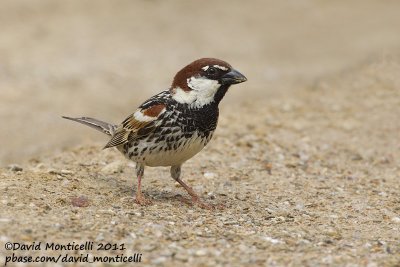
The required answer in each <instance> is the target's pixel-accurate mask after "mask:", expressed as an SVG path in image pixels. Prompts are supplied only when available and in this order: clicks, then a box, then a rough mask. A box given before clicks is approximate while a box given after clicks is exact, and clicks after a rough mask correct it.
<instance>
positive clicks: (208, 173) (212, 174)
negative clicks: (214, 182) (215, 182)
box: [203, 172, 217, 179]
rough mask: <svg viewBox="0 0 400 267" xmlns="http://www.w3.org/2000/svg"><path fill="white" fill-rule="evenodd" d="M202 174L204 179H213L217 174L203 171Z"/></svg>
mask: <svg viewBox="0 0 400 267" xmlns="http://www.w3.org/2000/svg"><path fill="white" fill-rule="evenodd" d="M203 176H204V178H206V179H214V178H215V177H217V175H216V174H215V173H213V172H205V173H204V174H203Z"/></svg>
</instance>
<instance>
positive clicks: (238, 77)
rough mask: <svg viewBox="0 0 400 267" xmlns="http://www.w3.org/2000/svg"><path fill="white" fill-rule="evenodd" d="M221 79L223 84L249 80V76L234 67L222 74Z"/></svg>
mask: <svg viewBox="0 0 400 267" xmlns="http://www.w3.org/2000/svg"><path fill="white" fill-rule="evenodd" d="M221 81H222V84H236V83H242V82H245V81H247V78H246V77H245V76H244V75H243V74H241V73H240V72H238V71H237V70H234V69H232V70H231V71H230V72H228V73H227V74H225V75H224V76H222V78H221Z"/></svg>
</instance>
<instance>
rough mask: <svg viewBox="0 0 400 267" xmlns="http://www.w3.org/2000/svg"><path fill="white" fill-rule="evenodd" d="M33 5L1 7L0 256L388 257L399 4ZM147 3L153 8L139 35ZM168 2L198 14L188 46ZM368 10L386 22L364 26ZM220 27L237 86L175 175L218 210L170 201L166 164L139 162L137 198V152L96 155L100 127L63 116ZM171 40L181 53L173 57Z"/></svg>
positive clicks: (131, 102) (92, 104) (104, 103)
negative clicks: (204, 8)
mask: <svg viewBox="0 0 400 267" xmlns="http://www.w3.org/2000/svg"><path fill="white" fill-rule="evenodd" d="M28 2H29V1H5V3H4V5H5V6H6V7H7V8H8V12H5V11H4V9H3V10H0V13H1V14H2V16H0V18H1V19H2V20H3V21H5V22H8V23H3V24H2V25H4V31H3V35H2V36H1V37H0V41H1V42H0V55H1V56H2V57H3V58H4V62H5V63H4V64H3V66H0V75H1V78H2V79H1V81H0V88H2V90H1V91H0V96H1V98H0V102H1V104H2V105H1V106H0V111H1V113H0V115H1V117H0V118H1V119H2V121H9V122H10V123H9V127H7V128H5V127H3V128H2V129H1V131H0V137H1V139H2V140H6V142H7V143H6V144H5V145H3V146H2V151H1V154H0V156H1V160H2V164H1V165H2V166H4V167H2V168H0V196H1V197H0V199H1V201H0V211H1V213H0V264H3V262H4V261H5V257H6V256H10V255H11V254H12V251H7V250H5V249H4V246H5V244H6V242H19V243H24V244H32V242H36V243H35V244H37V243H38V242H42V248H44V245H43V244H44V243H45V242H48V243H51V242H55V243H59V244H67V243H69V242H75V243H84V242H85V241H93V242H95V244H96V246H95V248H97V245H98V244H100V243H112V244H118V245H121V244H124V247H125V249H124V250H111V251H98V250H91V251H88V253H90V254H91V257H92V256H115V255H119V254H124V255H125V256H129V255H134V253H141V254H142V256H141V261H142V263H141V264H137V265H138V266H140V265H142V266H155V265H159V266H257V265H258V266H368V267H374V266H400V234H399V232H400V200H399V199H400V198H399V193H400V183H399V179H400V167H399V166H400V160H399V159H400V138H399V133H400V120H399V117H400V76H399V73H400V58H399V56H398V55H399V54H400V49H399V48H400V39H399V38H400V37H399V35H398V34H397V35H396V34H394V33H395V31H396V30H398V27H397V28H396V27H395V25H399V24H396V23H395V22H399V17H398V14H397V11H396V7H397V10H398V4H397V5H396V3H395V1H392V2H390V1H388V2H372V1H371V2H368V1H363V2H357V1H350V2H349V4H348V5H342V4H340V3H336V4H333V2H332V3H331V4H330V2H329V3H328V2H326V3H322V2H321V3H319V4H317V3H313V2H312V1H301V3H300V1H298V2H296V3H298V4H294V3H292V4H291V5H289V4H287V5H286V4H274V2H273V1H269V2H268V1H266V2H265V4H263V3H264V2H256V3H257V5H258V6H257V5H254V6H251V7H249V6H246V5H243V4H241V2H240V3H237V2H234V3H235V4H232V6H231V9H230V11H231V14H228V15H226V14H222V13H221V14H220V13H218V12H217V11H213V12H209V13H206V12H204V13H201V12H200V11H199V10H198V9H197V8H196V5H195V4H193V3H187V4H184V3H186V2H183V1H181V2H176V3H178V4H180V5H178V4H176V3H175V4H170V5H168V4H162V3H164V2H158V1H138V2H135V4H134V5H133V4H131V3H132V2H128V1H121V2H118V3H119V5H111V4H109V2H107V1H99V2H98V5H96V6H92V5H90V1H68V2H65V3H69V4H63V5H61V4H59V5H57V4H52V2H51V1H37V2H36V5H35V6H32V5H29V4H28ZM228 3H232V1H229V2H228V1H225V2H223V1H222V2H218V3H216V5H215V7H216V8H217V9H218V8H222V7H224V5H226V4H228ZM299 3H300V4H299ZM360 3H362V7H363V8H358V7H359V4H360ZM132 5H133V6H134V7H135V8H136V9H130V8H131V7H132ZM261 5H262V7H263V9H262V8H260V6H261ZM26 6H30V8H26ZM267 7H270V9H269V8H267ZM311 7H312V9H311ZM143 9H146V10H147V12H148V13H145V14H151V15H153V17H152V20H151V21H148V20H146V21H148V23H149V25H147V28H146V27H145V28H144V29H142V28H141V27H140V25H141V22H142V21H143V19H144V15H143V14H142V15H140V10H143ZM149 10H151V11H149ZM176 10H177V11H180V14H182V17H183V18H184V19H185V21H189V18H190V17H191V15H192V14H193V13H194V14H195V15H199V14H200V13H201V14H204V17H205V18H206V19H204V20H198V21H197V20H196V21H195V22H194V23H195V25H196V26H201V27H199V29H200V30H199V35H192V36H191V37H192V38H193V40H192V39H190V41H188V43H187V42H182V43H180V42H179V41H182V40H183V39H182V38H183V37H182V36H181V35H182V32H190V33H193V31H192V29H190V27H189V26H188V24H187V23H184V25H183V24H178V22H179V19H178V18H177V17H171V16H170V15H169V14H171V12H172V11H176ZM287 10H291V11H293V12H295V14H296V17H292V16H291V15H290V14H288V13H287V12H286V11H287ZM349 10H350V11H349ZM117 11H118V12H117ZM166 11H168V12H169V13H168V12H166ZM183 11H185V12H183ZM189 11H191V12H193V13H190V12H189ZM311 11H313V12H311ZM381 11H382V14H384V15H382V14H381V13H380V12H381ZM116 12H117V13H118V16H116V15H115V14H116ZM216 14H218V15H219V16H220V17H219V18H220V20H219V22H218V23H217V24H216V25H214V24H213V22H215V21H216V20H215V19H214V20H213V19H212V18H213V16H215V15H216ZM274 14H275V15H274ZM276 14H280V15H276ZM338 14H339V15H338ZM374 14H380V15H381V16H380V19H379V20H378V19H377V20H363V19H365V18H372V17H374V16H373V15H374ZM230 15H235V16H236V17H235V18H236V20H234V19H232V18H231V17H230ZM327 17H328V18H339V19H337V20H329V19H324V18H327ZM141 19H142V20H141ZM298 19H300V21H303V22H304V23H303V24H304V25H303V26H299V23H298ZM131 20H132V21H133V22H132V24H130V23H129V22H131ZM327 21H328V22H327ZM259 22H262V23H263V24H262V27H261V26H260V27H256V26H257V25H259V24H258V23H259ZM363 22H368V23H363ZM174 23H176V24H174ZM224 23H227V25H234V26H236V27H235V29H236V32H235V33H237V32H240V33H242V34H243V36H244V39H243V40H245V41H243V43H241V44H238V43H235V42H234V39H233V37H232V36H231V35H229V34H225V35H224V38H223V39H222V40H221V41H216V42H217V45H216V46H215V47H211V48H210V47H209V46H207V47H209V48H207V49H206V52H207V53H208V54H211V55H220V57H221V58H224V59H227V60H228V61H230V62H231V63H232V64H233V65H234V66H235V67H236V68H237V69H239V70H240V71H242V72H243V73H244V74H245V75H246V76H248V78H249V81H248V82H247V83H244V84H241V85H238V86H236V87H235V88H232V89H231V91H230V92H229V93H228V94H227V96H226V97H225V99H224V101H223V103H222V106H221V117H220V121H219V126H218V129H217V132H216V134H215V136H214V138H213V140H212V141H211V143H210V144H209V145H208V146H207V147H206V148H205V149H204V150H203V151H202V152H201V153H200V154H199V155H197V156H196V157H194V158H193V159H191V160H189V161H188V162H187V163H186V164H185V165H184V166H183V175H182V177H183V180H184V181H186V182H187V183H188V184H189V185H191V186H192V187H193V188H194V189H195V190H196V191H197V192H199V193H200V195H201V196H202V198H203V199H204V200H205V201H207V202H209V203H214V204H223V205H224V206H225V208H224V209H223V210H217V211H208V210H202V209H200V208H198V207H196V206H191V205H190V204H187V203H184V202H182V201H181V199H182V197H184V198H188V196H187V195H186V193H185V192H184V190H183V189H182V188H180V187H179V186H178V185H177V184H176V183H175V182H174V181H173V180H172V178H170V175H169V170H168V169H167V168H147V169H146V170H145V178H144V181H143V191H144V194H145V195H146V196H147V197H149V198H151V199H152V201H153V205H151V206H146V207H141V206H138V205H137V204H135V203H134V201H133V195H134V194H135V191H136V178H135V175H134V165H133V163H131V162H128V161H126V160H125V159H124V158H123V156H122V155H120V154H119V152H117V151H116V150H114V149H110V150H101V148H102V147H103V146H104V144H105V143H106V141H107V140H106V137H105V136H102V135H101V134H99V133H97V132H94V131H91V130H90V129H88V128H84V127H83V126H80V125H73V124H71V123H69V122H65V121H62V120H61V119H60V118H59V115H91V116H95V117H99V118H103V119H106V120H110V121H119V120H121V119H122V118H123V117H124V116H126V115H127V114H128V113H129V112H130V110H129V107H134V106H135V105H136V104H139V103H140V102H141V101H142V100H144V99H146V98H147V97H148V96H150V95H152V94H153V93H156V92H157V91H159V90H157V88H163V87H162V86H164V85H165V84H168V83H169V79H170V78H169V77H170V75H171V73H173V72H174V71H175V69H176V68H177V66H178V68H179V67H180V66H181V65H182V62H184V63H183V64H185V63H187V62H186V61H190V60H192V59H194V58H197V57H198V54H201V53H199V52H197V50H198V49H200V47H203V46H202V45H205V44H208V45H209V43H210V40H217V38H216V37H218V36H220V35H219V34H217V32H216V31H215V29H216V30H220V29H224V30H225V31H224V33H229V32H230V31H232V29H231V27H228V26H227V25H224ZM232 23H233V24H232ZM164 24H165V25H168V26H169V27H166V28H164V27H163V25H164ZM25 25H28V26H25ZM171 25H178V26H176V27H177V28H174V27H170V26H171ZM203 26H204V27H203ZM206 26H207V27H206ZM211 26H215V28H213V29H214V30H210V31H209V30H207V29H211V28H210V27H211ZM311 26H312V27H311ZM149 28H150V29H153V30H154V31H155V33H157V34H155V33H152V32H150V31H148V30H147V29H149ZM60 29H64V30H60ZM326 29H328V30H329V31H328V33H326ZM132 32H135V34H132ZM265 32H268V33H269V34H265ZM329 32H330V33H329ZM231 33H232V32H231ZM296 34H299V35H301V36H297V37H296ZM4 36H6V37H7V38H5V37H4ZM186 36H187V35H185V37H186ZM71 37H76V38H71ZM306 37H307V38H306ZM330 37H331V38H330ZM163 38H164V39H163ZM296 38H298V39H296ZM335 38H337V39H338V40H345V41H349V42H345V41H341V44H340V45H338V44H337V43H335V42H334V40H336V39H335ZM160 39H162V40H165V43H161V44H160V43H158V42H156V41H159V40H160ZM38 40H41V42H37V41H38ZM293 40H296V41H297V42H294V41H293ZM350 40H351V42H350ZM267 41H268V42H267ZM224 42H229V43H231V44H232V45H233V48H232V51H231V53H232V54H230V52H228V51H227V50H226V45H224ZM274 42H275V43H274ZM288 43H290V44H291V45H289V44H288ZM266 44H268V45H266ZM130 45H132V47H130ZM178 45H179V46H178ZM180 46H181V47H182V49H181V50H180V51H179V52H180V53H181V55H180V56H176V54H174V53H176V52H174V53H171V52H170V51H172V49H174V48H176V47H180ZM249 49H252V51H253V52H252V53H248V50H249ZM382 50H384V51H382ZM71 51H76V53H72V54H70V52H71ZM154 51H155V52H154ZM294 51H297V52H298V53H295V52H294ZM381 52H383V53H381ZM143 55H148V59H150V60H146V61H145V60H143ZM162 55H166V56H164V57H162ZM377 55H378V56H377ZM379 55H382V56H379ZM157 58H160V60H159V61H157ZM187 59H188V60H187ZM163 62H170V63H169V64H166V63H163ZM139 63H140V64H139ZM255 63H257V64H255ZM49 64H50V65H51V66H52V68H49V67H48V66H49ZM137 66H140V68H138V67H137ZM133 70H134V71H133ZM157 70H159V72H157V73H158V74H159V75H158V76H159V77H158V78H157V79H154V78H153V77H154V72H155V71H157ZM161 70H163V71H161ZM150 78H151V79H150ZM133 84H134V85H136V86H134V87H135V88H132V85H133ZM38 88H40V90H39V89H38ZM54 88H57V90H56V89H54ZM116 88H118V90H119V91H118V94H116V92H115V90H116ZM141 88H146V89H143V90H145V91H143V90H142V89H141ZM149 88H153V89H149ZM146 90H147V91H146ZM150 90H154V91H150ZM116 95H117V97H116ZM119 95H121V97H119ZM126 96H129V97H126ZM136 96H140V97H136ZM110 99H113V101H111V102H110ZM21 103H23V104H24V105H21ZM17 104H19V106H18V107H19V108H18V109H16V108H14V107H15V106H16V105H17ZM132 109H133V108H132ZM20 118H25V119H26V120H25V121H24V124H22V123H21V119H20ZM26 121H28V122H29V125H31V126H32V127H30V128H29V129H30V130H29V131H27V130H26V129H27V127H26V123H25V122H26ZM10 136H12V137H13V138H10ZM14 253H16V254H18V255H31V256H38V255H39V256H43V255H45V256H50V255H54V256H57V255H60V254H62V255H65V254H66V253H69V255H75V256H79V255H80V254H81V253H84V254H86V253H87V252H86V251H82V252H81V251H63V252H61V253H60V252H59V251H44V250H43V249H42V250H41V251H20V250H18V251H15V252H14ZM9 265H10V266H11V265H12V264H10V263H9V264H7V266H9ZM47 265H48V266H53V265H54V264H51V263H47ZM58 265H59V266H62V265H67V266H72V264H66V263H63V264H61V263H59V264H58ZM100 265H101V264H100V263H96V264H92V265H91V266H100ZM133 265H134V264H133ZM20 266H26V265H24V264H20ZM35 266H39V265H38V264H36V265H35ZM77 266H87V265H86V264H85V263H78V264H77ZM121 266H124V264H121Z"/></svg>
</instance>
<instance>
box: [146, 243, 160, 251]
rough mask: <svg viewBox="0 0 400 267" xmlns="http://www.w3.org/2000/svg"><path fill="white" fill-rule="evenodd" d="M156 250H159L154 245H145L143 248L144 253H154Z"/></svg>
mask: <svg viewBox="0 0 400 267" xmlns="http://www.w3.org/2000/svg"><path fill="white" fill-rule="evenodd" d="M156 248H157V246H156V245H154V244H147V245H144V246H143V247H142V250H143V251H153V250H155V249H156Z"/></svg>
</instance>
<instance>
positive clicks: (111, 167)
mask: <svg viewBox="0 0 400 267" xmlns="http://www.w3.org/2000/svg"><path fill="white" fill-rule="evenodd" d="M124 167H125V164H124V162H122V161H114V162H112V163H110V164H107V165H106V166H104V167H103V168H102V169H101V172H102V173H104V174H114V173H121V172H123V171H124Z"/></svg>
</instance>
